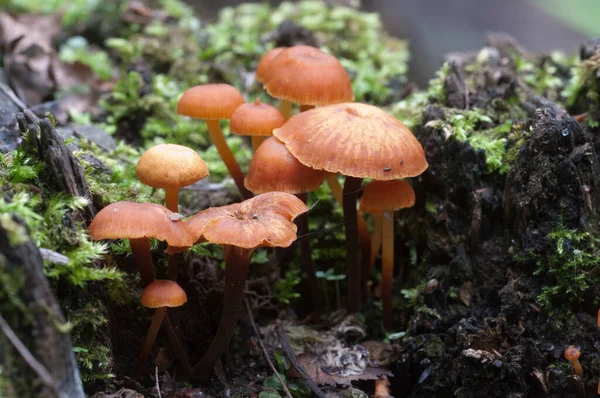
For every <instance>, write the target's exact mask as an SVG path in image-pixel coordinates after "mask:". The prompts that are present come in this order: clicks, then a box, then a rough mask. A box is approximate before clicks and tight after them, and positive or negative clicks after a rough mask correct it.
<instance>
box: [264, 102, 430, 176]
mask: <svg viewBox="0 0 600 398" xmlns="http://www.w3.org/2000/svg"><path fill="white" fill-rule="evenodd" d="M273 135H274V136H275V137H277V138H278V139H279V140H280V141H282V142H283V143H284V144H285V146H286V148H287V149H288V150H289V151H290V152H291V154H292V155H293V156H294V157H295V158H296V159H298V160H299V161H300V162H301V163H302V164H304V165H306V166H308V167H312V168H313V169H318V170H326V171H328V172H330V173H338V172H339V173H341V174H343V175H346V176H352V177H357V178H373V179H375V180H393V179H397V178H406V177H414V176H417V175H419V174H421V173H423V171H425V170H426V169H427V167H428V164H427V160H426V159H425V152H424V151H423V147H422V146H421V144H420V143H419V141H418V140H417V139H416V138H415V136H414V135H413V134H412V133H411V132H410V130H409V129H408V128H407V127H406V126H405V125H404V124H403V123H402V122H401V121H399V120H398V119H396V118H395V117H393V116H392V115H389V114H388V113H386V112H384V111H383V110H381V109H379V108H377V107H375V106H372V105H367V104H359V103H344V104H336V105H329V106H324V107H320V108H316V109H311V110H309V111H306V112H302V113H299V114H297V115H294V116H293V117H292V118H290V120H288V121H287V122H286V123H285V124H284V125H283V126H281V127H280V128H278V129H275V131H273Z"/></svg>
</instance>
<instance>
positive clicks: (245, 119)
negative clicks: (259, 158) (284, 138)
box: [230, 98, 285, 152]
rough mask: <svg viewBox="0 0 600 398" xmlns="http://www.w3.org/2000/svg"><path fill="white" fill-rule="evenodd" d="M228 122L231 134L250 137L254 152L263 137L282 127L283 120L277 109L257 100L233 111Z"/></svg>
mask: <svg viewBox="0 0 600 398" xmlns="http://www.w3.org/2000/svg"><path fill="white" fill-rule="evenodd" d="M230 122H231V124H230V130H231V132H232V133H233V134H238V135H249V136H251V137H252V149H253V150H254V152H256V150H257V149H258V146H259V145H260V144H261V143H262V142H263V139H264V137H265V136H271V135H273V130H274V129H276V128H278V127H281V126H283V124H284V123H285V118H284V117H283V115H282V114H281V112H279V110H278V109H277V108H275V107H274V106H271V105H269V104H263V103H261V102H260V99H259V98H257V99H256V100H255V101H254V103H248V104H244V105H240V106H239V107H238V108H237V109H236V110H235V111H233V114H232V115H231V120H230Z"/></svg>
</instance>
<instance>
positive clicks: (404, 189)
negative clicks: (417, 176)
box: [360, 180, 415, 331]
mask: <svg viewBox="0 0 600 398" xmlns="http://www.w3.org/2000/svg"><path fill="white" fill-rule="evenodd" d="M414 204H415V191H414V190H413V188H412V187H411V186H410V184H409V183H407V182H406V181H402V180H389V181H371V182H370V183H368V184H367V185H366V186H365V189H364V191H363V196H362V198H361V200H360V209H361V210H362V211H365V212H367V213H371V214H372V215H373V223H374V230H373V240H372V242H374V244H373V246H372V247H371V264H369V266H368V267H364V265H365V264H363V271H366V272H363V284H366V282H367V279H368V277H369V276H370V274H371V272H370V271H371V268H372V265H373V263H374V262H375V258H376V257H377V253H378V252H379V249H380V247H379V245H381V244H382V245H383V249H382V257H381V262H382V271H381V274H382V275H381V298H382V301H383V326H384V328H385V329H386V330H388V331H389V330H392V278H393V276H394V210H399V209H404V208H407V207H412V206H413V205H414Z"/></svg>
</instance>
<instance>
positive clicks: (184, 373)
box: [162, 307, 192, 381]
mask: <svg viewBox="0 0 600 398" xmlns="http://www.w3.org/2000/svg"><path fill="white" fill-rule="evenodd" d="M170 309H171V310H173V309H177V310H179V309H180V308H179V307H175V308H170ZM170 318H171V316H170V315H169V316H166V317H165V318H164V320H163V325H162V326H163V329H165V330H166V332H167V338H168V339H169V344H170V345H171V348H172V349H173V350H174V351H175V353H176V354H177V356H178V357H179V359H180V361H181V362H180V364H181V366H180V367H178V368H177V369H178V370H181V374H180V375H178V377H177V380H181V381H187V380H188V379H189V378H190V374H191V371H192V367H191V366H190V360H189V359H188V356H187V354H186V352H185V350H184V349H183V346H182V345H181V340H180V339H181V337H180V336H178V335H177V333H176V330H175V328H173V325H172V324H171V321H170Z"/></svg>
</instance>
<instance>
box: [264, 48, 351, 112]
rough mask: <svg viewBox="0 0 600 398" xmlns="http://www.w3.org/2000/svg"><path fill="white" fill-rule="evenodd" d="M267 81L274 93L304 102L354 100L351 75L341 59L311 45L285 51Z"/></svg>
mask: <svg viewBox="0 0 600 398" xmlns="http://www.w3.org/2000/svg"><path fill="white" fill-rule="evenodd" d="M263 85H264V88H265V90H266V91H267V92H268V93H269V94H270V95H271V96H273V97H275V98H280V99H284V100H288V101H291V102H295V103H297V104H303V105H318V106H322V105H329V104H337V103H340V102H349V101H352V100H354V94H353V93H352V83H351V82H350V77H349V76H348V73H346V70H345V69H344V67H343V66H342V64H340V61H338V60H337V58H335V57H334V56H332V55H329V54H326V53H324V52H323V51H321V50H319V49H318V48H315V47H310V46H294V47H289V48H287V49H285V50H283V51H281V52H280V53H279V54H278V55H277V56H276V57H275V58H273V60H272V61H271V62H270V63H269V67H268V71H267V74H266V78H265V80H264V81H263Z"/></svg>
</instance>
